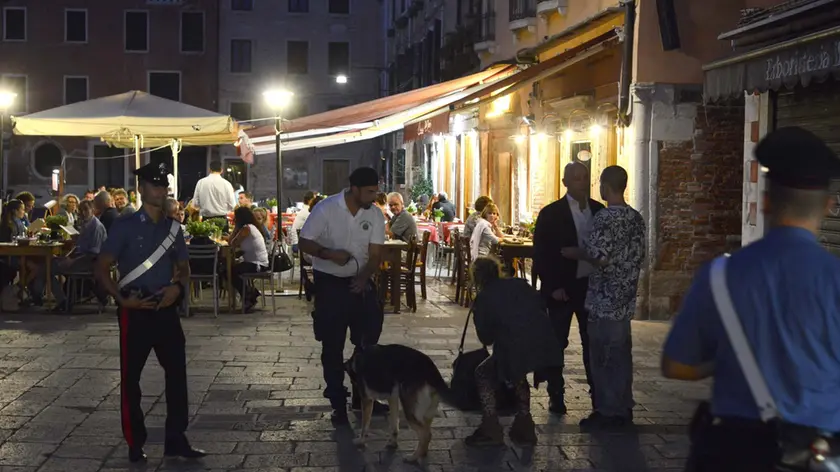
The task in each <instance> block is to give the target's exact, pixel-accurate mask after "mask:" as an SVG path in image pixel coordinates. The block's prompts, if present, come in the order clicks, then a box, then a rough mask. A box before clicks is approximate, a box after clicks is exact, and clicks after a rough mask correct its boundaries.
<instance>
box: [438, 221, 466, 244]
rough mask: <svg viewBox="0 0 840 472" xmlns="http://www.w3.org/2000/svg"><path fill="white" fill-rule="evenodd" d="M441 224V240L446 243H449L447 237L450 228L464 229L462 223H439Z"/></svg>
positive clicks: (450, 231) (450, 230)
mask: <svg viewBox="0 0 840 472" xmlns="http://www.w3.org/2000/svg"><path fill="white" fill-rule="evenodd" d="M441 226H443V240H444V242H446V243H447V244H449V237H450V235H451V234H452V230H454V229H459V230H461V231H464V223H441Z"/></svg>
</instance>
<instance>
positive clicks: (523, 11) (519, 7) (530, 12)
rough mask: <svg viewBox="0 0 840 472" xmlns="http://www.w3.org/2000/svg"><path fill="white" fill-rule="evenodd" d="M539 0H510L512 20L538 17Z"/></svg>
mask: <svg viewBox="0 0 840 472" xmlns="http://www.w3.org/2000/svg"><path fill="white" fill-rule="evenodd" d="M536 16H537V0H510V21H516V20H524V19H526V18H536Z"/></svg>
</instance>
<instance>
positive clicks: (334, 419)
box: [330, 407, 350, 427]
mask: <svg viewBox="0 0 840 472" xmlns="http://www.w3.org/2000/svg"><path fill="white" fill-rule="evenodd" d="M330 422H331V423H332V425H333V426H335V427H339V426H348V425H349V424H350V418H349V417H348V416H347V408H346V407H345V408H336V409H334V410H333V411H332V413H331V414H330Z"/></svg>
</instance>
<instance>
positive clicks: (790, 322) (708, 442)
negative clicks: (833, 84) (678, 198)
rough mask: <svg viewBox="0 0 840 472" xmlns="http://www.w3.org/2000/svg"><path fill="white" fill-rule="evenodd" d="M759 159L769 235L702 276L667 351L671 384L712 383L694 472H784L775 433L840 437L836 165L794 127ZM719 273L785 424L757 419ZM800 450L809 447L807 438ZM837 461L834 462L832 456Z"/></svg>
mask: <svg viewBox="0 0 840 472" xmlns="http://www.w3.org/2000/svg"><path fill="white" fill-rule="evenodd" d="M755 157H756V159H757V160H758V162H759V163H760V164H761V165H763V166H764V167H766V168H767V169H768V172H767V190H766V193H765V200H764V213H765V216H766V221H767V225H768V227H769V230H768V231H767V234H765V235H764V237H763V238H762V239H760V240H758V241H756V242H753V243H752V244H750V245H748V246H746V247H744V248H742V249H741V250H739V251H737V252H735V253H733V254H732V256H731V257H729V258H728V260H727V259H720V260H717V261H716V262H714V263H713V264H715V265H714V266H713V265H706V266H704V267H702V268H701V269H700V270H699V271H698V272H697V275H696V277H695V278H694V283H693V284H692V286H691V289H690V290H689V291H688V293H687V294H686V297H685V300H684V301H683V306H682V310H681V311H680V313H679V315H677V317H676V319H675V320H674V325H673V327H672V328H671V333H670V335H669V336H668V340H667V341H666V342H665V347H664V349H663V354H662V372H663V374H664V375H665V377H668V378H672V379H679V380H690V381H696V380H701V379H704V378H708V377H714V388H713V390H712V401H711V408H710V409H708V410H707V409H705V408H704V409H699V410H698V413H697V414H696V415H695V420H694V421H693V428H692V434H691V436H692V437H691V439H692V445H691V453H690V457H689V464H688V467H687V468H686V470H691V471H713V472H717V471H730V470H731V471H751V472H752V471H756V472H758V471H771V470H782V469H777V468H776V462H777V461H778V460H779V458H780V457H781V455H782V452H781V450H780V444H779V438H780V437H778V436H777V427H779V426H784V425H795V426H793V429H794V430H796V431H797V434H796V436H799V437H803V438H808V437H809V436H813V437H817V436H818V435H820V434H822V432H829V433H835V434H836V433H840V343H838V342H837V340H838V339H840V259H838V258H837V257H836V256H834V255H833V254H831V253H829V252H828V251H827V250H826V249H825V248H824V247H823V246H822V245H821V244H820V242H819V240H818V239H817V235H818V234H819V233H820V228H821V225H822V222H823V219H824V217H825V215H826V213H827V211H828V210H830V209H831V208H832V207H833V197H835V196H834V195H831V194H830V193H829V188H830V184H831V180H832V179H836V178H838V177H840V160H838V158H837V155H836V154H835V153H834V152H833V151H832V150H831V149H830V148H829V147H828V146H827V145H826V143H825V142H823V141H822V140H821V139H819V138H818V137H817V136H815V135H813V134H812V133H810V132H808V131H806V130H804V129H802V128H797V127H790V128H779V129H777V130H775V131H772V132H771V133H769V134H768V135H767V136H766V137H765V138H764V139H763V140H762V141H761V142H760V143H759V144H758V146H756V149H755ZM723 261H726V262H725V263H723ZM722 263H723V264H722ZM712 267H716V268H717V269H716V270H723V271H724V272H723V273H724V274H725V279H724V280H723V281H724V282H725V284H726V285H725V287H726V288H727V289H728V291H729V295H730V297H731V303H732V307H733V308H734V313H735V317H736V322H738V321H740V324H741V326H742V328H743V332H744V337H745V338H746V341H747V344H748V346H747V347H748V348H749V349H750V350H751V351H752V352H753V354H754V356H755V360H756V364H757V368H758V371H759V374H760V376H763V377H764V380H765V382H766V384H767V390H768V391H769V397H770V399H771V400H772V401H773V402H774V403H775V404H776V407H777V412H778V413H780V415H781V418H782V420H783V422H782V423H781V424H780V423H778V422H776V423H774V422H764V421H762V419H761V416H760V414H759V413H760V410H759V402H758V401H757V400H756V399H755V398H754V397H753V392H752V391H751V388H750V384H749V383H748V380H747V376H746V375H745V372H744V369H742V368H741V365H740V362H739V358H738V356H737V355H736V350H735V349H734V347H733V344H734V343H733V342H731V341H730V339H729V335H728V333H727V330H726V328H725V325H724V324H723V321H722V319H721V314H720V312H719V311H718V308H717V304H716V303H715V300H714V297H713V291H712V278H711V274H712V273H713V272H712V270H713V269H712ZM721 267H723V269H721ZM714 273H718V272H714ZM717 280H720V279H715V281H717ZM718 293H723V292H722V291H721V292H718ZM719 296H720V295H719ZM722 306H728V305H722ZM739 339H740V338H738V337H736V343H738V344H737V346H742V344H740V342H738V340H739ZM744 357H746V356H744ZM750 372H754V371H752V369H751V368H750ZM753 378H754V379H755V377H753ZM760 404H761V405H762V409H763V411H765V413H766V412H767V411H768V409H767V408H765V407H764V405H768V402H767V401H766V400H765V399H763V398H762V400H761V401H760ZM770 416H771V415H770V414H765V418H768V417H770ZM786 429H787V428H783V429H781V430H779V431H782V432H784V431H785V430H786ZM804 444H805V449H807V447H808V446H809V445H810V442H809V440H807V441H805V443H804ZM783 446H784V445H783ZM831 452H832V453H834V455H836V454H837V451H836V450H834V447H833V446H832V451H831ZM804 457H806V458H807V457H808V456H807V455H805V456H804ZM784 470H788V469H784ZM790 470H805V469H804V468H803V469H799V468H796V469H793V468H791V469H790ZM808 470H812V469H810V468H809V469H808ZM813 470H829V469H828V468H825V469H822V468H820V469H813Z"/></svg>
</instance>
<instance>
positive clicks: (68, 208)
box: [58, 193, 80, 228]
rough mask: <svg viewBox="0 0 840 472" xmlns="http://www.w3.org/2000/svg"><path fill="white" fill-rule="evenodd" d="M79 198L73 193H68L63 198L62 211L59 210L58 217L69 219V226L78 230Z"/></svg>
mask: <svg viewBox="0 0 840 472" xmlns="http://www.w3.org/2000/svg"><path fill="white" fill-rule="evenodd" d="M78 211H79V197H77V196H76V195H74V194H72V193H68V194H67V195H64V196H63V197H62V198H61V209H60V210H58V215H59V216H63V217H65V218H67V226H69V227H71V228H78V226H79V225H78V223H80V222H79V221H76V220H77V219H78V218H79V213H78Z"/></svg>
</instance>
